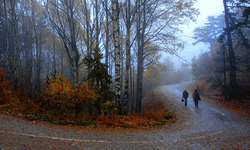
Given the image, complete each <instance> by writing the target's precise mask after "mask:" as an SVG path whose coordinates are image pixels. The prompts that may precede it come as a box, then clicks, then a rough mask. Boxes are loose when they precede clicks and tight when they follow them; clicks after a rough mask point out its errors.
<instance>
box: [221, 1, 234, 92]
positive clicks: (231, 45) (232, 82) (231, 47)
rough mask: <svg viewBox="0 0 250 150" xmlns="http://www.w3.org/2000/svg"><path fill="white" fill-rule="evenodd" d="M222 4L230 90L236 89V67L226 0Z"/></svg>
mask: <svg viewBox="0 0 250 150" xmlns="http://www.w3.org/2000/svg"><path fill="white" fill-rule="evenodd" d="M223 4H224V12H225V22H226V29H227V30H226V34H227V44H228V52H229V62H230V88H231V90H234V89H236V86H237V78H236V65H235V54H234V50H233V43H232V38H231V31H230V30H229V28H230V26H229V19H228V18H229V14H228V8H227V4H226V0H223Z"/></svg>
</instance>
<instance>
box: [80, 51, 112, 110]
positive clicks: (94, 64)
mask: <svg viewBox="0 0 250 150" xmlns="http://www.w3.org/2000/svg"><path fill="white" fill-rule="evenodd" d="M93 55H94V57H93V58H88V57H86V58H84V60H83V61H84V63H85V64H86V66H87V67H88V68H92V70H91V71H90V73H89V74H88V76H87V78H86V80H87V81H91V84H92V85H93V86H94V87H95V89H96V90H97V93H98V98H97V99H96V100H95V101H93V103H92V105H93V106H94V107H95V108H96V109H97V111H98V115H101V110H102V109H105V108H104V105H105V104H106V103H109V104H111V105H112V98H113V97H114V96H115V93H113V92H111V91H110V90H109V85H110V84H111V83H112V81H111V79H112V76H111V75H109V74H108V70H107V68H108V66H107V65H106V64H104V63H102V62H101V60H102V58H103V55H102V54H101V52H100V49H99V48H95V49H94V53H93ZM111 105H110V106H111Z"/></svg>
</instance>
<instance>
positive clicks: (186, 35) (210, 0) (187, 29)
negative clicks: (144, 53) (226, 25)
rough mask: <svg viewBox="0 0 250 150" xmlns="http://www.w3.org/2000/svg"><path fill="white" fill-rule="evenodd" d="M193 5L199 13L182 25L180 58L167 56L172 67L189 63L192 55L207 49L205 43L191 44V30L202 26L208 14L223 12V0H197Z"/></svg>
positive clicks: (215, 14) (192, 41) (216, 14)
mask: <svg viewBox="0 0 250 150" xmlns="http://www.w3.org/2000/svg"><path fill="white" fill-rule="evenodd" d="M195 7H196V8H197V9H199V11H200V15H199V16H198V18H197V20H196V22H190V23H189V24H188V25H182V26H181V29H183V33H182V34H181V35H180V36H181V37H182V40H183V41H184V49H183V50H182V51H181V52H180V53H179V54H178V55H179V56H180V57H181V58H182V59H184V60H185V61H187V62H185V61H183V60H181V59H180V58H178V57H177V56H169V55H167V56H169V57H170V58H172V61H173V63H174V68H175V69H178V68H180V66H182V64H183V63H187V64H188V63H190V62H191V60H192V58H193V57H194V56H196V57H197V56H199V55H200V54H201V52H205V51H208V49H209V45H207V44H205V43H198V44H196V45H193V43H194V41H195V40H194V39H192V37H193V31H194V29H195V28H197V27H200V26H204V24H205V23H206V22H207V17H208V16H215V17H216V16H218V15H220V14H222V13H223V10H224V8H223V1H222V0H197V2H196V3H195Z"/></svg>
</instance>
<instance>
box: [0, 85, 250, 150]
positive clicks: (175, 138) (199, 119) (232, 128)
mask: <svg viewBox="0 0 250 150" xmlns="http://www.w3.org/2000/svg"><path fill="white" fill-rule="evenodd" d="M186 84H187V83H184V84H176V85H171V86H164V87H160V88H159V89H158V91H159V92H161V93H162V94H163V95H164V96H166V97H168V99H170V101H166V106H167V107H168V108H169V109H172V111H174V112H175V113H176V115H177V119H178V121H177V122H176V123H174V124H172V125H171V126H168V125H167V126H164V127H160V128H157V129H140V130H137V129H124V128H123V129H119V128H113V129H105V128H99V129H95V128H86V127H85V128H84V127H70V126H56V125H48V124H40V123H39V124H37V123H33V122H29V121H25V120H21V119H17V118H13V117H11V116H7V115H0V120H1V122H0V150H5V149H17V150H26V149H144V150H145V149H197V150H198V149H199V150H200V149H250V117H247V116H244V115H241V114H238V113H235V112H232V111H228V110H225V109H222V108H220V107H217V106H214V105H211V104H208V103H206V102H204V101H201V102H200V104H199V107H198V108H195V107H194V104H193V101H192V100H191V97H190V98H189V99H188V105H187V106H186V107H185V106H184V104H183V103H182V102H181V101H180V97H181V94H182V91H183V88H182V87H184V86H185V85H186ZM167 91H168V92H167ZM167 93H171V97H170V94H167Z"/></svg>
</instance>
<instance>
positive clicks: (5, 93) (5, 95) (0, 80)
mask: <svg viewBox="0 0 250 150" xmlns="http://www.w3.org/2000/svg"><path fill="white" fill-rule="evenodd" d="M6 75H7V74H6V73H4V72H3V69H2V68H0V93H1V97H0V103H2V104H3V103H6V102H7V101H8V100H9V98H10V90H9V89H8V87H9V84H10V82H11V81H10V80H5V79H4V78H5V77H6Z"/></svg>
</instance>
